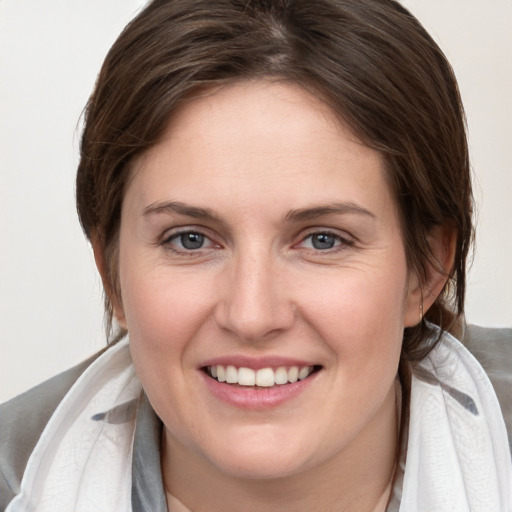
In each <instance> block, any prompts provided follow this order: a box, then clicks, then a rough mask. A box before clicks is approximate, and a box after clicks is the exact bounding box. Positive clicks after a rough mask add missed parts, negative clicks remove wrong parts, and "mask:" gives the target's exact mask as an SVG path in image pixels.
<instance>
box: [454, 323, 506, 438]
mask: <svg viewBox="0 0 512 512" xmlns="http://www.w3.org/2000/svg"><path fill="white" fill-rule="evenodd" d="M461 341H462V343H463V344H464V345H465V347H466V348H467V349H468V350H469V351H470V352H471V353H472V354H473V356H475V358H476V359H477V360H478V362H479V363H480V364H481V365H482V367H483V368H484V370H485V371H486V373H487V375H488V377H489V379H490V380H491V382H492V385H493V387H494V390H495V391H496V395H497V397H498V400H499V402H500V406H501V411H502V413H503V417H504V419H505V424H506V426H507V432H508V438H509V443H510V445H511V447H512V327H509V328H490V327H479V326H476V325H469V326H468V327H467V328H466V330H465V333H464V336H463V337H462V340H461Z"/></svg>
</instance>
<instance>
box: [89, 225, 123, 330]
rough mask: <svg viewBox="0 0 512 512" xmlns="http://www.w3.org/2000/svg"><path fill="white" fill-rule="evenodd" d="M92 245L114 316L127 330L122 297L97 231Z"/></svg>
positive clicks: (92, 237) (92, 239)
mask: <svg viewBox="0 0 512 512" xmlns="http://www.w3.org/2000/svg"><path fill="white" fill-rule="evenodd" d="M91 245H92V250H93V253H94V261H95V262H96V268H97V269H98V272H99V273H100V276H101V281H102V283H103V289H104V290H105V295H106V296H107V298H108V300H109V301H110V303H111V304H112V309H113V313H114V317H115V319H116V321H117V323H118V324H119V326H120V327H122V328H123V329H125V330H126V319H125V316H124V311H123V307H122V304H121V299H120V297H118V294H117V293H116V291H115V289H114V286H113V283H112V282H111V276H110V274H111V272H110V270H109V266H108V263H107V261H106V258H105V251H104V249H103V243H102V241H101V239H100V236H99V235H98V234H97V233H96V234H93V235H92V236H91Z"/></svg>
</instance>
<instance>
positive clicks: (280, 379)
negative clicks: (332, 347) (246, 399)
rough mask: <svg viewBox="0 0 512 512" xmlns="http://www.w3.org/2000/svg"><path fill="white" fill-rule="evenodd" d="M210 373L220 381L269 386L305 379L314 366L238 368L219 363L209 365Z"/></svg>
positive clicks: (242, 384) (240, 384)
mask: <svg viewBox="0 0 512 512" xmlns="http://www.w3.org/2000/svg"><path fill="white" fill-rule="evenodd" d="M208 372H209V374H210V375H211V376H212V377H213V378H214V379H216V380H218V381H219V382H226V383H228V384H238V385H239V386H259V387H264V388H269V387H272V386H275V385H279V386H282V385H283V384H288V383H294V382H297V381H298V380H303V379H305V378H306V377H309V375H310V374H311V373H312V372H313V366H301V367H299V366H290V367H289V368H286V367H284V366H280V367H278V368H276V369H273V368H260V369H259V370H253V369H251V368H246V367H241V368H237V367H236V366H233V365H228V366H224V365H222V364H217V365H214V366H209V367H208Z"/></svg>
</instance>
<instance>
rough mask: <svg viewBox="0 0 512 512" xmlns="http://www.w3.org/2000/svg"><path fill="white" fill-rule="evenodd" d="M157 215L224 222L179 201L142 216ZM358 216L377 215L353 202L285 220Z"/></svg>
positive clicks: (148, 208) (299, 210)
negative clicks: (169, 214)
mask: <svg viewBox="0 0 512 512" xmlns="http://www.w3.org/2000/svg"><path fill="white" fill-rule="evenodd" d="M155 213H177V214H179V215H185V216H187V217H192V218H195V219H203V220H210V221H215V222H222V219H221V218H220V217H219V216H218V215H216V214H215V213H214V212H213V210H210V209H209V208H200V207H198V206H191V205H188V204H186V203H182V202H179V201H167V202H156V203H152V204H150V205H149V206H146V208H144V210H143V211H142V215H143V216H146V215H151V214H155ZM340 214H357V215H364V216H367V217H370V218H372V219H376V218H377V217H376V215H375V214H374V213H372V212H371V211H370V210H367V209H366V208H364V207H362V206H360V205H358V204H356V203H353V202H351V201H347V202H343V203H330V204H327V205H320V206H313V207H310V208H297V209H294V210H290V211H289V212H288V213H287V214H286V215H285V216H284V218H283V221H284V222H301V221H305V220H313V219H316V218H318V217H323V216H326V215H340Z"/></svg>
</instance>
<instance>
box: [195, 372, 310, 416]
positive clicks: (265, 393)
mask: <svg viewBox="0 0 512 512" xmlns="http://www.w3.org/2000/svg"><path fill="white" fill-rule="evenodd" d="M201 373H202V375H203V378H204V381H205V383H206V386H207V387H208V389H209V391H210V392H211V393H212V394H213V395H214V396H215V397H216V398H218V399H219V400H222V401H223V402H225V403H227V404H229V405H232V406H234V407H237V408H240V409H250V410H265V409H271V408H274V407H278V406H280V405H282V404H284V403H286V402H288V401H290V400H292V399H294V398H295V397H297V396H298V395H300V394H301V393H302V392H303V391H305V390H306V389H307V388H308V387H309V386H310V385H311V384H312V383H313V381H314V380H316V377H317V376H318V374H319V372H315V373H312V374H311V375H310V376H309V377H307V378H306V379H304V380H299V381H297V382H293V383H289V384H280V385H277V386H272V387H268V388H265V387H258V388H255V387H252V386H251V387H250V386H247V387H243V386H234V385H230V384H226V383H225V382H219V381H218V380H216V379H213V378H212V377H210V376H208V375H207V374H206V373H205V372H204V371H201Z"/></svg>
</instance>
